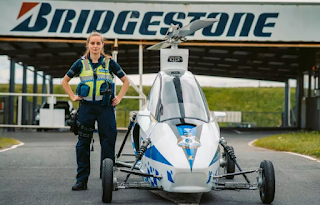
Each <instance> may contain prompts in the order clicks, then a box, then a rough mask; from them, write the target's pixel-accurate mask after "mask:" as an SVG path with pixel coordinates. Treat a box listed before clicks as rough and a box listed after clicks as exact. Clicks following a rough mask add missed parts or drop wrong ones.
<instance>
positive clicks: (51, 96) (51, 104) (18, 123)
mask: <svg viewBox="0 0 320 205" xmlns="http://www.w3.org/2000/svg"><path fill="white" fill-rule="evenodd" d="M134 89H135V90H136V91H137V92H138V93H139V94H140V96H124V97H123V98H124V99H142V100H144V103H146V100H147V98H146V96H145V95H144V93H140V90H138V89H136V88H134ZM0 96H13V97H18V104H17V110H16V111H17V120H16V124H0V127H4V128H54V129H59V128H61V129H69V128H70V126H54V125H53V124H52V125H51V126H40V124H39V125H22V123H21V122H22V97H23V96H26V97H48V100H47V102H48V104H49V110H50V112H51V114H52V115H53V112H54V102H55V99H56V98H61V97H63V98H65V97H67V98H69V96H68V95H66V94H40V93H0ZM119 129H123V128H119Z"/></svg>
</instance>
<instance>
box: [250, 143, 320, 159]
mask: <svg viewBox="0 0 320 205" xmlns="http://www.w3.org/2000/svg"><path fill="white" fill-rule="evenodd" d="M257 140H258V139H255V140H252V141H251V142H249V143H248V145H249V146H251V147H256V146H254V145H253V143H254V142H255V141H257ZM259 148H263V149H267V148H264V147H259ZM268 150H271V149H268ZM273 151H276V150H273ZM277 152H281V151H277ZM284 153H287V154H292V155H296V156H299V157H304V158H306V159H309V160H312V161H316V162H319V163H320V160H318V159H316V158H314V157H311V156H308V155H304V154H298V153H294V152H284Z"/></svg>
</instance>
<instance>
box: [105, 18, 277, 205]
mask: <svg viewBox="0 0 320 205" xmlns="http://www.w3.org/2000/svg"><path fill="white" fill-rule="evenodd" d="M216 21H217V20H216V19H205V20H196V21H193V22H192V23H190V24H188V25H187V26H184V27H182V28H178V26H174V25H172V26H171V30H170V32H171V33H169V34H168V35H166V37H165V41H163V42H161V43H158V44H156V45H153V46H151V47H149V48H148V49H149V50H160V72H159V73H158V74H157V77H156V78H155V81H154V83H153V86H152V88H151V90H150V93H149V95H148V99H147V103H146V104H145V105H144V107H143V109H142V110H140V111H138V112H137V113H135V114H133V116H132V117H131V119H130V123H129V125H128V131H127V133H126V135H125V138H124V140H123V143H122V145H121V147H120V150H119V151H118V154H117V155H116V161H115V168H113V161H112V160H111V159H108V158H107V159H104V160H103V163H102V188H103V194H102V201H103V202H105V203H110V202H111V201H112V192H113V191H115V190H119V189H129V188H136V189H150V190H164V191H166V192H177V193H204V192H209V191H211V190H227V189H233V190H238V189H248V190H259V193H260V198H261V200H262V202H263V203H265V204H269V203H271V202H272V201H273V199H274V193H275V174H274V168H273V164H272V162H271V161H268V160H264V161H262V162H261V164H260V168H257V169H254V170H247V171H243V170H242V169H241V167H240V166H239V164H238V163H237V161H236V157H235V154H234V150H233V147H232V146H228V145H227V142H226V140H225V139H224V138H223V137H220V128H219V126H218V123H217V118H218V117H223V115H225V113H221V112H214V115H210V111H209V108H208V105H207V101H206V99H205V96H204V94H203V92H202V89H201V87H200V85H199V84H198V82H197V80H196V78H195V77H194V76H193V74H192V73H191V72H190V71H188V56H189V51H188V49H178V44H179V43H181V42H183V41H185V40H186V39H185V37H186V36H187V35H190V34H192V33H194V32H195V31H197V30H199V29H202V28H205V27H207V26H209V25H211V24H213V23H214V22H216ZM169 46H171V49H165V48H167V47H169ZM129 134H130V135H131V140H132V145H133V151H134V155H135V161H134V163H132V164H130V163H127V162H123V161H121V160H120V159H119V158H120V156H121V154H122V150H123V147H124V145H125V142H126V141H127V137H128V136H129ZM120 167H121V168H120ZM123 167H127V169H125V168H123ZM235 167H237V168H238V169H239V171H238V172H235ZM220 168H224V169H223V170H224V171H223V173H220ZM114 170H118V171H121V172H126V173H127V177H126V178H125V180H124V181H117V179H116V177H115V175H114V173H115V172H114ZM249 173H257V181H256V182H255V183H252V182H250V180H249V179H248V177H247V176H246V174H249ZM131 174H134V175H139V176H142V181H141V182H139V183H138V182H129V181H128V179H129V177H130V175H131ZM236 175H243V177H244V179H245V182H233V181H232V182H230V180H227V181H225V182H219V179H221V178H227V179H233V178H234V176H236Z"/></svg>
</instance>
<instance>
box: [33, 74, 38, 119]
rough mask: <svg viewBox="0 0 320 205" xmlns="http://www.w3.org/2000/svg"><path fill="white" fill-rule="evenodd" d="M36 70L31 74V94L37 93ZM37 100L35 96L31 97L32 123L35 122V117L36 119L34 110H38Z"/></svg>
mask: <svg viewBox="0 0 320 205" xmlns="http://www.w3.org/2000/svg"><path fill="white" fill-rule="evenodd" d="M37 77H38V76H37V70H36V69H34V72H33V93H38V80H37ZM37 100H38V98H37V97H36V96H34V97H33V106H32V107H33V110H32V111H33V115H32V120H33V121H34V120H35V117H36V109H37V108H38V106H37V104H38V103H37Z"/></svg>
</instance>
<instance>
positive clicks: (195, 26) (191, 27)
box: [168, 18, 218, 38]
mask: <svg viewBox="0 0 320 205" xmlns="http://www.w3.org/2000/svg"><path fill="white" fill-rule="evenodd" d="M217 21H218V20H217V19H214V18H213V19H202V20H195V21H193V22H191V23H190V24H188V25H186V26H184V27H182V28H180V29H179V30H178V34H177V35H174V36H173V35H172V36H169V37H168V38H170V37H182V38H183V37H185V36H187V35H190V34H192V33H194V32H196V31H197V30H199V29H202V28H205V27H207V26H210V25H211V24H213V23H214V22H217Z"/></svg>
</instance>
